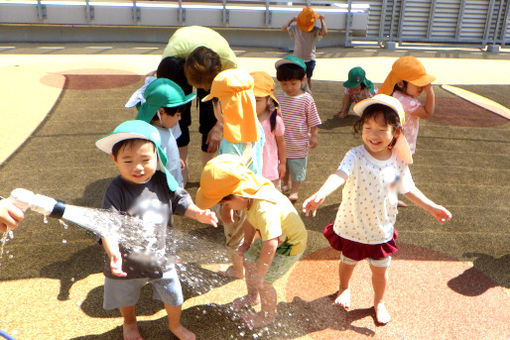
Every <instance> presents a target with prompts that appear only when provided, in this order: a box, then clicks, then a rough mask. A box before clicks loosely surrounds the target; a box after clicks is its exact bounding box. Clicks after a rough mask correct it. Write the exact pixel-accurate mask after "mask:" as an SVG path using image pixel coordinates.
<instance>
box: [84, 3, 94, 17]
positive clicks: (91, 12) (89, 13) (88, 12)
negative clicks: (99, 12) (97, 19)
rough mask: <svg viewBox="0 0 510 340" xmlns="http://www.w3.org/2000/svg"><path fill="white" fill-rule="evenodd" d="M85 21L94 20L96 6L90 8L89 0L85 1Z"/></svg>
mask: <svg viewBox="0 0 510 340" xmlns="http://www.w3.org/2000/svg"><path fill="white" fill-rule="evenodd" d="M85 20H87V21H92V20H94V6H90V3H89V0H85Z"/></svg>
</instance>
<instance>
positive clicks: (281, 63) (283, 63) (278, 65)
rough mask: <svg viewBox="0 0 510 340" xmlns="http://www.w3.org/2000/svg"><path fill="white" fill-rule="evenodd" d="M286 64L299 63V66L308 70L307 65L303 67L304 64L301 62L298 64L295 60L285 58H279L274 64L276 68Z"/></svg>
mask: <svg viewBox="0 0 510 340" xmlns="http://www.w3.org/2000/svg"><path fill="white" fill-rule="evenodd" d="M285 64H293V65H297V66H299V67H301V68H303V69H304V70H305V72H306V66H305V67H303V65H299V64H297V63H295V62H293V61H292V60H289V59H285V58H283V59H280V60H278V61H277V62H276V63H275V64H274V66H275V68H278V67H280V66H282V65H285Z"/></svg>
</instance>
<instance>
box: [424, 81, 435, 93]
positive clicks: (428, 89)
mask: <svg viewBox="0 0 510 340" xmlns="http://www.w3.org/2000/svg"><path fill="white" fill-rule="evenodd" d="M423 92H425V94H426V95H427V96H428V95H429V94H430V93H433V92H434V89H433V88H432V84H428V85H425V86H423Z"/></svg>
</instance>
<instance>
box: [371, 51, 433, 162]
mask: <svg viewBox="0 0 510 340" xmlns="http://www.w3.org/2000/svg"><path fill="white" fill-rule="evenodd" d="M435 79H436V77H434V76H431V75H429V74H427V72H426V71H425V67H424V66H423V64H422V63H421V62H420V61H419V60H418V59H416V58H415V57H413V56H405V57H400V58H398V59H397V60H396V61H395V62H394V63H393V66H392V68H391V72H390V73H389V74H388V76H387V77H386V80H385V81H384V83H383V84H382V86H381V89H380V91H379V93H382V94H387V95H392V96H393V97H395V98H397V99H398V100H399V101H400V102H401V103H402V106H403V107H404V111H405V113H406V116H407V119H406V123H405V124H404V135H405V137H406V139H407V142H408V143H409V146H410V147H411V152H412V153H413V154H414V152H415V151H416V139H417V138H418V129H419V127H420V126H419V124H420V118H429V117H430V116H432V115H433V114H434V110H435V106H436V96H435V94H434V90H433V89H432V85H431V84H432V82H433V81H434V80H435ZM423 92H424V93H425V96H426V98H425V104H422V103H421V102H420V101H419V100H418V97H419V96H420V94H422V93H423Z"/></svg>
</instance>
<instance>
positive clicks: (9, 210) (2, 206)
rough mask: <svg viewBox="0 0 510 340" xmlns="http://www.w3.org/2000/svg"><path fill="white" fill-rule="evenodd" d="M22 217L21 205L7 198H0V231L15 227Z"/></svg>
mask: <svg viewBox="0 0 510 340" xmlns="http://www.w3.org/2000/svg"><path fill="white" fill-rule="evenodd" d="M24 218H25V215H24V213H23V210H22V207H18V206H16V205H15V204H14V203H13V202H12V201H11V200H10V199H9V198H6V199H1V200H0V232H5V231H7V230H8V229H14V228H16V227H17V226H18V224H19V223H20V222H21V221H23V219H24Z"/></svg>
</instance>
